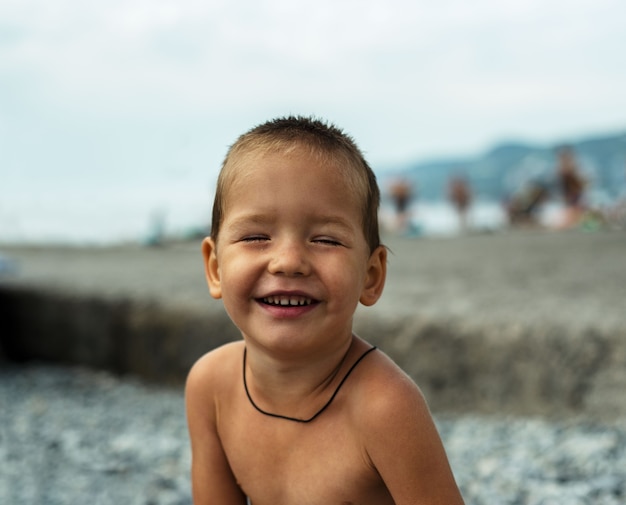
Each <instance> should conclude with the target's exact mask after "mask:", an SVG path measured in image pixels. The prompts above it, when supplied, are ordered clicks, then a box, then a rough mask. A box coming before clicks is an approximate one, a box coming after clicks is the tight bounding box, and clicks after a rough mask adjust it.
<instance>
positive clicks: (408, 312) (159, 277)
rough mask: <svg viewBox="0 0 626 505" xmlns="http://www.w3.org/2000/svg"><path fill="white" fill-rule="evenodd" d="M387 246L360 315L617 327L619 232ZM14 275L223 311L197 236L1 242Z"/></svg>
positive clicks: (2, 278) (623, 274) (621, 310)
mask: <svg viewBox="0 0 626 505" xmlns="http://www.w3.org/2000/svg"><path fill="white" fill-rule="evenodd" d="M384 240H385V243H386V244H387V245H388V247H389V248H390V250H391V254H390V256H389V267H388V280H387V285H386V288H385V293H384V294H383V297H382V298H381V300H380V301H379V302H378V303H377V304H376V305H375V306H374V307H372V308H367V309H359V313H358V314H357V319H358V317H359V316H360V315H361V313H362V312H363V313H367V314H368V318H369V317H372V316H374V317H380V318H382V319H390V318H391V319H397V318H403V317H410V316H424V317H426V318H428V319H433V318H434V319H446V320H451V319H453V320H460V321H464V322H467V323H476V324H480V325H484V324H490V323H506V324H509V325H510V324H521V325H536V324H546V323H550V324H558V325H559V326H564V327H566V328H569V327H571V328H581V327H598V328H602V329H603V330H605V331H606V330H610V329H611V328H617V327H619V328H623V327H624V325H626V301H625V300H626V234H625V233H624V232H594V233H582V232H566V233H554V232H550V233H548V232H530V231H528V232H508V233H499V234H493V235H472V236H459V237H451V238H413V239H409V238H401V237H394V236H386V237H384ZM0 254H2V255H4V256H5V257H8V258H11V259H12V261H13V265H14V267H15V268H14V272H13V273H10V272H9V273H5V274H4V275H0V282H4V283H10V284H13V283H17V284H21V285H31V286H38V287H44V288H50V289H62V290H63V291H70V292H76V293H77V294H90V295H98V296H105V297H120V296H123V297H131V298H146V299H151V300H156V301H159V302H163V303H166V304H170V305H175V306H182V307H184V308H187V309H190V310H202V311H207V310H208V311H211V310H217V311H219V310H222V308H221V302H219V301H215V300H212V299H211V297H210V296H209V294H208V290H207V288H206V284H205V281H204V272H203V264H202V258H201V254H200V242H199V241H197V242H186V243H175V244H168V245H165V246H162V247H158V248H146V247H141V246H135V245H128V246H117V247H107V248H90V247H85V248H76V247H72V248H65V247H35V246H29V247H24V246H21V247H16V246H0Z"/></svg>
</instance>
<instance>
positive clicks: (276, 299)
mask: <svg viewBox="0 0 626 505" xmlns="http://www.w3.org/2000/svg"><path fill="white" fill-rule="evenodd" d="M261 302H262V303H264V304H266V305H273V306H274V307H306V306H308V305H313V304H314V303H316V300H313V299H312V298H308V297H305V296H279V295H276V296H266V297H264V298H261Z"/></svg>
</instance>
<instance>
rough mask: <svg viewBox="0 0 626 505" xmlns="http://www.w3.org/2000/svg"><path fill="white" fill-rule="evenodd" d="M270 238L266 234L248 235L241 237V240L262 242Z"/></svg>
mask: <svg viewBox="0 0 626 505" xmlns="http://www.w3.org/2000/svg"><path fill="white" fill-rule="evenodd" d="M269 239H270V238H269V237H268V236H267V235H249V236H246V237H242V238H241V239H240V240H241V242H264V241H266V240H269Z"/></svg>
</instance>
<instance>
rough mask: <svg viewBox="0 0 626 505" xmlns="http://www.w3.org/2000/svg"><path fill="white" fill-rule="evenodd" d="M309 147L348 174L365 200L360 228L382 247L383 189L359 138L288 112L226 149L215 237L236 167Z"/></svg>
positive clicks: (213, 225) (216, 203) (320, 158)
mask: <svg viewBox="0 0 626 505" xmlns="http://www.w3.org/2000/svg"><path fill="white" fill-rule="evenodd" d="M295 149H305V150H307V151H308V152H309V154H310V155H311V156H313V157H314V158H316V159H317V160H318V161H319V162H320V163H324V164H327V165H331V166H333V167H334V168H335V169H336V170H338V171H340V172H341V173H342V175H343V176H344V177H345V180H346V182H347V184H348V187H349V188H350V190H351V191H354V192H355V193H356V194H357V195H358V197H359V201H360V202H361V204H360V205H361V216H362V227H363V233H364V235H365V239H366V241H367V244H368V246H369V249H370V252H373V251H374V250H375V249H376V248H377V247H378V246H379V245H380V235H379V231H378V206H379V204H380V191H379V189H378V184H377V183H376V176H375V175H374V172H373V171H372V169H371V168H370V166H369V165H368V163H367V161H365V158H364V157H363V154H362V153H361V151H360V150H359V148H358V147H357V145H356V144H355V142H354V141H353V140H352V139H351V138H350V137H349V136H348V135H347V134H345V133H344V132H342V131H341V130H339V129H338V128H336V127H335V126H333V125H330V124H327V123H325V122H323V121H320V120H317V119H312V118H306V117H300V116H290V117H285V118H279V119H274V120H271V121H268V122H266V123H263V124H261V125H259V126H256V127H255V128H253V129H251V130H250V131H248V132H247V133H245V134H243V135H242V136H240V137H239V138H238V139H237V141H236V142H235V143H234V144H233V145H232V146H231V148H230V149H229V150H228V153H227V155H226V158H225V159H224V163H223V164H222V170H221V172H220V175H219V178H218V181H217V190H216V193H215V201H214V204H213V218H212V223H211V238H212V239H213V240H214V241H215V243H217V238H218V235H219V232H220V226H221V224H222V221H223V219H224V209H225V205H226V200H227V198H228V196H229V195H228V192H229V189H230V188H231V186H232V185H233V182H234V180H235V179H236V178H237V177H238V176H239V175H241V174H240V173H239V172H238V168H239V166H240V165H241V163H240V162H241V161H243V160H244V159H245V158H247V157H249V156H262V155H264V154H268V153H272V154H275V153H284V154H289V153H290V152H292V151H294V150H295Z"/></svg>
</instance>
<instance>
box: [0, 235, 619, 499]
mask: <svg viewBox="0 0 626 505" xmlns="http://www.w3.org/2000/svg"><path fill="white" fill-rule="evenodd" d="M387 244H388V245H389V248H390V250H391V251H392V254H391V256H390V260H389V276H388V284H387V289H386V293H385V295H384V296H383V298H382V300H381V301H380V303H379V304H377V305H376V306H375V307H374V308H373V310H372V311H370V312H367V313H363V314H361V313H358V314H357V319H356V322H357V326H358V325H359V323H360V324H362V325H363V324H366V323H368V322H369V321H371V320H373V319H376V320H380V321H382V322H381V323H379V325H381V326H384V325H385V324H388V325H389V326H390V327H396V326H398V324H399V322H400V321H409V320H411V319H412V318H416V317H419V318H420V321H422V322H423V321H440V322H441V321H443V322H445V323H446V324H452V325H458V327H459V328H463V327H464V325H466V326H469V327H484V328H511V327H518V326H519V327H523V328H526V329H527V330H525V331H528V332H529V334H532V330H533V328H535V329H536V328H543V327H545V326H550V327H557V328H560V331H561V332H566V333H567V332H571V333H572V334H576V333H577V332H580V331H581V328H591V329H593V330H594V331H596V332H598V333H603V332H604V333H607V334H621V333H620V332H622V331H623V329H624V308H623V300H625V299H626V291H625V290H626V260H625V259H624V258H626V254H624V253H625V251H626V236H624V234H623V233H598V234H582V233H563V234H547V233H543V232H528V233H527V232H522V233H512V234H507V233H503V234H498V235H493V236H492V235H484V236H483V235H479V236H468V237H455V238H449V239H401V238H398V237H389V238H388V240H387ZM0 251H1V252H3V253H4V254H5V255H6V256H7V257H10V258H12V259H13V260H14V262H15V263H14V264H15V265H16V266H17V268H16V269H15V271H14V272H13V273H11V274H10V275H7V276H5V277H3V278H2V283H4V284H5V285H7V286H30V287H41V288H42V289H43V288H45V289H54V290H65V291H71V292H73V293H77V294H78V295H87V294H93V293H99V294H100V295H101V296H103V297H109V298H116V297H121V296H124V297H132V298H140V299H144V298H145V299H153V300H157V301H159V302H160V303H163V304H168V305H175V306H184V307H186V308H187V309H192V310H199V311H205V313H207V314H209V315H211V314H213V313H218V312H219V311H220V310H221V309H220V306H219V303H218V302H214V301H212V300H210V298H209V297H208V293H207V292H206V287H205V285H204V280H203V278H202V263H201V260H200V259H199V244H197V243H196V244H173V245H170V246H167V245H166V246H164V247H163V248H160V249H145V248H140V247H138V246H124V247H116V248H104V249H101V248H95V249H88V248H53V247H4V248H0ZM620 301H621V304H620ZM394 325H395V326H394ZM390 350H392V351H393V349H392V346H390ZM415 360H416V361H419V359H418V358H416V359H415ZM610 379H611V381H613V382H611V381H609V379H606V380H604V382H601V383H599V384H601V385H602V384H605V383H606V384H608V385H607V386H606V388H607V389H606V391H608V392H609V393H610V394H609V393H607V394H605V396H606V397H607V398H608V400H606V401H605V403H603V404H602V405H609V404H610V402H613V404H615V405H616V406H617V407H619V406H620V404H626V393H625V391H626V389H624V388H623V387H622V386H624V384H622V383H620V382H619V381H620V380H621V379H620V376H619V375H615V374H613V375H611V376H610ZM493 380H494V381H496V380H498V378H497V377H494V378H493ZM616 381H617V383H616ZM609 383H610V384H609ZM598 388H599V389H601V386H598ZM599 389H598V390H599ZM429 394H433V393H430V392H429V393H428V394H427V398H428V395H429ZM432 400H433V401H432V402H431V399H430V398H429V402H430V403H431V405H437V402H436V401H435V398H432ZM607 402H608V403H607ZM598 410H601V409H594V408H593V404H591V403H590V404H589V405H587V406H586V408H585V409H581V410H580V411H577V412H570V411H567V412H565V411H564V412H560V413H559V412H558V411H555V412H551V413H550V415H537V414H536V413H535V412H533V411H528V412H526V411H522V412H512V411H507V410H502V411H498V410H497V409H495V410H493V409H492V410H491V411H489V412H485V411H484V410H481V409H472V408H470V407H467V406H465V407H464V408H463V409H461V410H454V409H452V410H448V409H439V408H435V409H433V414H434V417H435V420H436V422H437V424H438V427H439V430H440V433H441V436H442V439H443V441H444V445H445V447H446V450H447V452H448V456H449V459H450V463H451V465H452V467H453V471H454V473H455V476H456V478H457V482H458V484H459V486H460V488H461V491H462V494H463V496H464V498H465V501H466V503H467V504H468V505H469V504H476V505H478V504H520V505H522V504H528V505H540V504H541V505H548V504H568V505H577V504H623V503H626V416H624V415H623V414H622V410H621V408H616V409H615V411H614V412H613V413H612V414H611V415H603V412H602V411H598ZM603 410H608V409H603ZM189 463H190V454H189V447H188V439H187V432H186V426H185V417H184V400H183V391H182V387H180V386H164V385H160V384H154V383H148V382H146V381H144V380H142V379H141V378H138V377H132V376H119V375H116V374H113V373H111V372H110V371H106V370H94V369H89V368H86V367H83V366H76V365H72V366H60V365H59V364H53V363H41V362H28V363H13V362H0V503H1V504H5V503H6V504H10V505H13V504H16V505H21V504H46V505H47V504H50V505H53V504H54V505H56V504H73V503H84V502H89V503H95V504H113V503H115V504H119V503H124V504H145V505H148V504H150V505H157V504H159V505H160V504H190V503H191V495H190V485H189Z"/></svg>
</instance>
